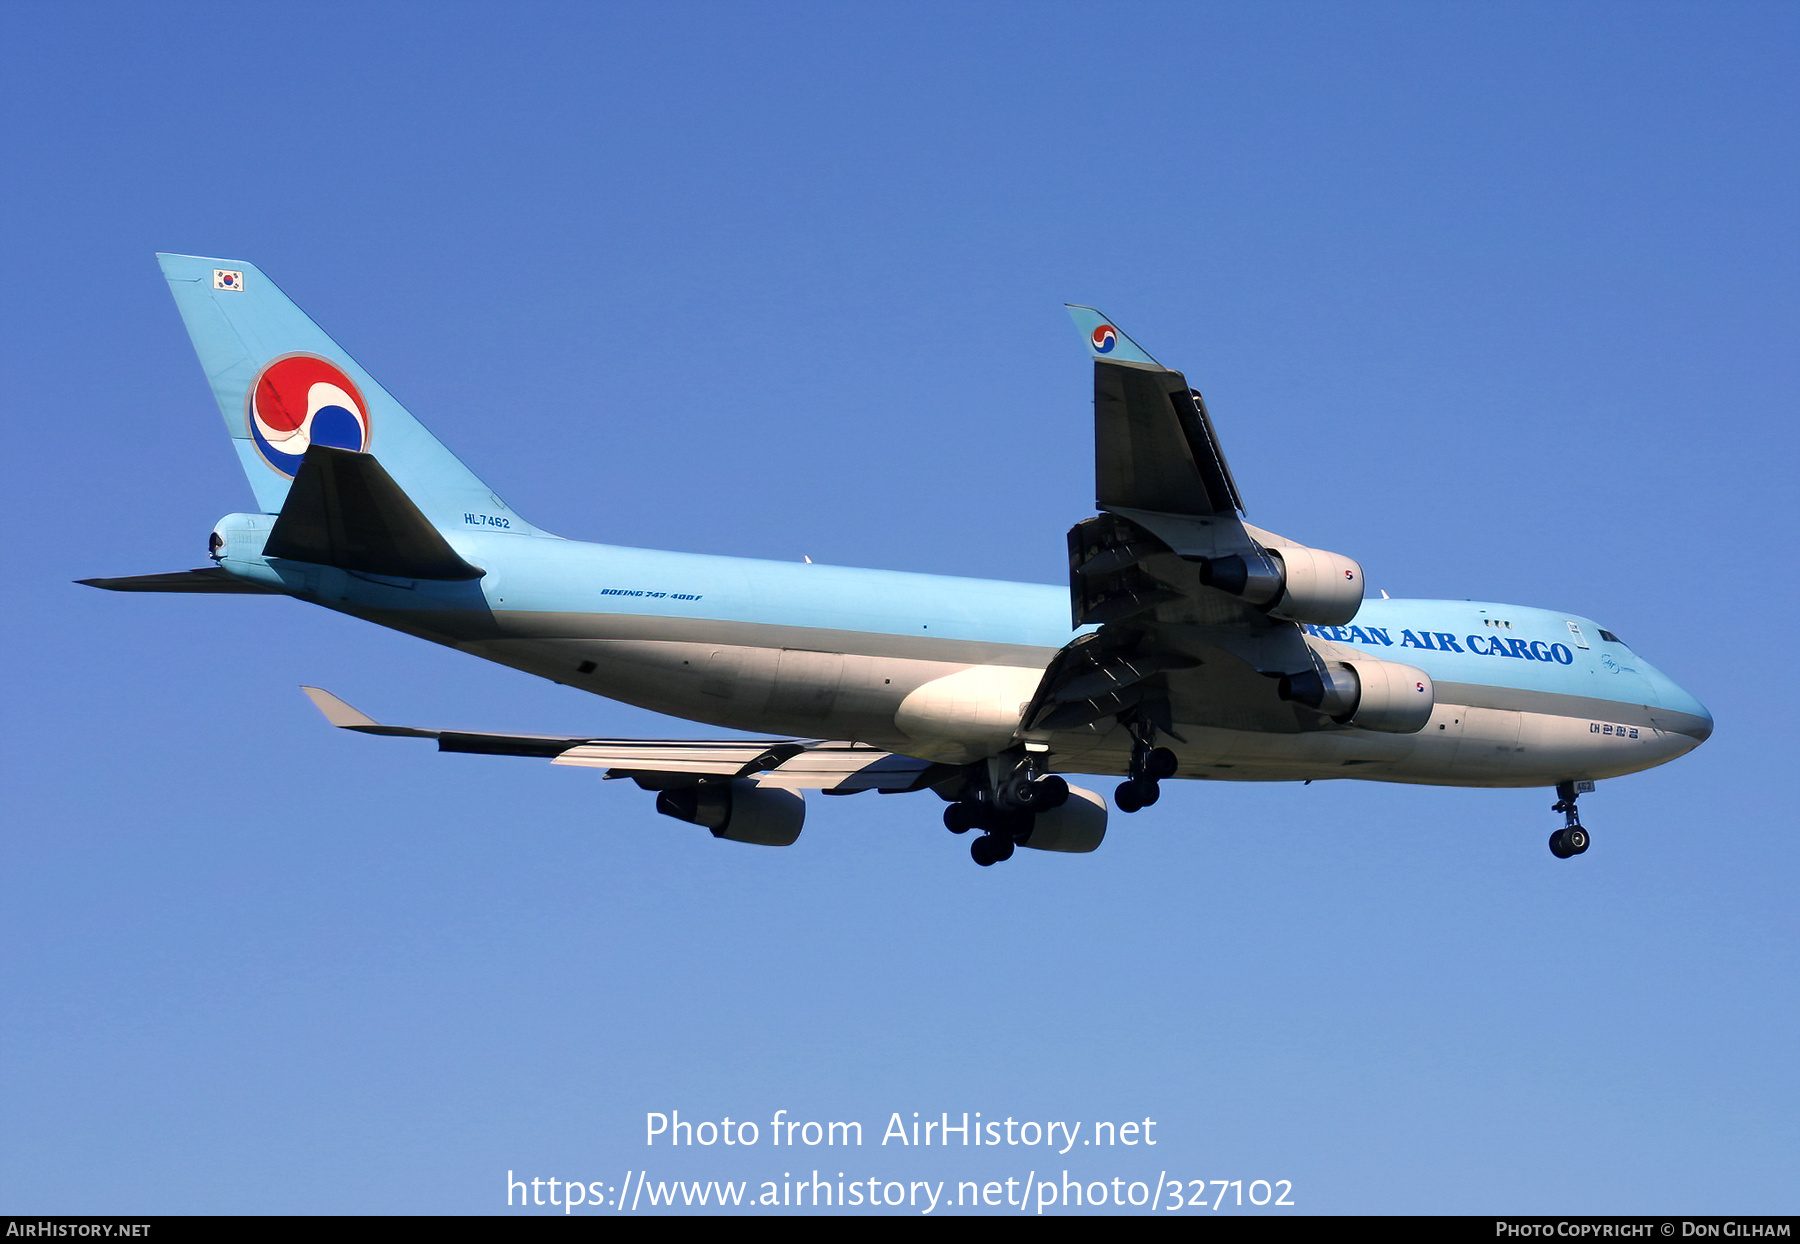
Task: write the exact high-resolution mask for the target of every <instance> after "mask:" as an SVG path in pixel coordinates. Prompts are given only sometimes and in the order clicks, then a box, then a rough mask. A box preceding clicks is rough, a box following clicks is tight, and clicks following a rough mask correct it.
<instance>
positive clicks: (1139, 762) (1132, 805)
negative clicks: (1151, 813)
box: [1113, 720, 1180, 812]
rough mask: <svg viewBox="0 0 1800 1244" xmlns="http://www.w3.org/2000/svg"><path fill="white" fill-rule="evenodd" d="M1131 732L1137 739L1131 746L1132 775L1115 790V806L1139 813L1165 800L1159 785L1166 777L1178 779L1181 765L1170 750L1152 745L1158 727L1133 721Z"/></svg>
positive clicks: (1124, 810)
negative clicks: (1161, 799) (1159, 800)
mask: <svg viewBox="0 0 1800 1244" xmlns="http://www.w3.org/2000/svg"><path fill="white" fill-rule="evenodd" d="M1131 733H1132V736H1133V738H1134V742H1133V743H1132V747H1131V776H1130V777H1128V778H1126V779H1125V780H1124V781H1123V782H1120V783H1119V785H1118V789H1116V790H1114V791H1113V805H1114V806H1115V807H1117V808H1118V809H1119V811H1121V812H1136V811H1137V810H1138V809H1139V808H1147V807H1149V806H1150V805H1151V804H1153V803H1155V802H1156V801H1157V800H1158V799H1160V798H1162V788H1161V787H1160V786H1158V785H1157V783H1159V782H1161V781H1162V780H1163V779H1164V778H1167V777H1174V776H1175V770H1176V768H1177V767H1179V765H1180V761H1178V760H1177V759H1176V758H1175V753H1174V752H1172V751H1170V750H1169V749H1168V748H1166V747H1155V746H1152V743H1153V742H1154V740H1155V738H1156V727H1155V726H1153V725H1151V724H1150V723H1149V722H1146V721H1143V720H1138V721H1134V722H1132V723H1131Z"/></svg>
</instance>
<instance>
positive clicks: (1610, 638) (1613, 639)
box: [1600, 631, 1631, 648]
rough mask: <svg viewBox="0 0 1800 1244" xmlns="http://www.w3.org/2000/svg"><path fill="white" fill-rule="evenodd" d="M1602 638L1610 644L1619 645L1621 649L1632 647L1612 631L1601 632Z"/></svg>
mask: <svg viewBox="0 0 1800 1244" xmlns="http://www.w3.org/2000/svg"><path fill="white" fill-rule="evenodd" d="M1600 638H1601V639H1604V640H1605V641H1606V642H1607V643H1609V644H1618V645H1619V646H1620V647H1621V648H1628V647H1630V646H1631V645H1629V644H1627V643H1626V642H1625V641H1624V640H1622V639H1620V638H1619V637H1618V636H1617V635H1615V634H1613V633H1612V632H1611V631H1601V632H1600Z"/></svg>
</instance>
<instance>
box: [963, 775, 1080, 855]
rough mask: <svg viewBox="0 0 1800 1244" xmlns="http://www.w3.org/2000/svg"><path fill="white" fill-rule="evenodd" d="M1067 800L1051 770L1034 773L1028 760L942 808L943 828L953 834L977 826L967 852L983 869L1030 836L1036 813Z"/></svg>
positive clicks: (1061, 783)
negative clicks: (993, 782) (993, 785)
mask: <svg viewBox="0 0 1800 1244" xmlns="http://www.w3.org/2000/svg"><path fill="white" fill-rule="evenodd" d="M1068 801H1069V784H1068V783H1067V782H1065V781H1064V780H1063V779H1062V778H1060V777H1058V776H1057V775H1056V774H1054V773H1047V774H1044V775H1043V776H1041V777H1040V776H1038V774H1037V773H1036V771H1035V770H1034V769H1033V768H1032V766H1031V764H1030V763H1029V762H1027V763H1024V764H1021V765H1019V766H1018V767H1017V768H1015V769H1014V770H1013V771H1012V773H1011V774H1010V775H1008V776H1007V778H1006V779H1005V780H1004V781H1002V782H1001V783H1000V784H999V789H998V791H995V790H993V789H991V788H990V787H989V785H988V784H987V783H986V782H983V783H981V784H980V785H978V786H975V787H974V789H973V790H971V791H970V792H969V793H968V794H966V795H965V796H964V797H963V798H961V799H959V800H957V801H956V802H955V803H953V804H951V805H950V806H949V807H947V808H945V809H944V828H945V829H947V830H949V831H950V832H951V833H953V834H966V833H968V832H969V831H970V830H971V829H979V830H980V831H981V836H980V837H979V838H977V839H975V841H973V842H971V843H970V844H969V855H970V857H971V858H972V859H973V860H974V861H975V862H976V863H977V864H980V865H981V866H982V867H983V868H987V867H989V866H991V865H994V864H998V863H999V862H1000V861H1001V860H1009V859H1011V858H1012V854H1013V849H1014V848H1015V847H1017V846H1020V845H1022V844H1023V843H1024V842H1025V841H1026V840H1027V839H1029V838H1030V837H1031V830H1032V827H1033V826H1034V825H1035V824H1036V822H1037V814H1038V813H1039V812H1048V811H1049V810H1050V809H1052V808H1059V807H1061V806H1062V805H1063V804H1065V803H1067V802H1068Z"/></svg>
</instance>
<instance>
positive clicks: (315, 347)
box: [156, 255, 537, 534]
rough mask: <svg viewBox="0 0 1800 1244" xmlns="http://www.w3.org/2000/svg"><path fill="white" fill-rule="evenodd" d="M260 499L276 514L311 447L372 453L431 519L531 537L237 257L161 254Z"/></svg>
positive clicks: (528, 529) (265, 279) (443, 524)
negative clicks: (500, 529)
mask: <svg viewBox="0 0 1800 1244" xmlns="http://www.w3.org/2000/svg"><path fill="white" fill-rule="evenodd" d="M156 258H157V261H158V262H159V263H161V264H162V270H163V276H164V277H165V278H167V280H168V282H169V292H170V293H172V294H173V295H174V296H175V305H176V307H177V308H178V309H179V310H180V311H181V318H182V322H183V323H185V324H186V325H187V330H188V336H189V337H190V338H191V339H192V340H193V343H194V352H195V353H196V354H198V355H199V356H200V366H201V367H202V368H203V369H205V371H206V377H207V379H208V380H209V381H211V382H212V389H213V396H214V397H215V398H216V399H218V403H219V413H220V414H222V415H224V416H225V430H226V431H227V432H228V433H229V434H230V435H231V438H232V444H233V445H234V446H235V447H236V449H237V452H238V459H239V461H241V462H242V463H243V467H244V474H245V475H247V476H248V477H249V479H250V488H251V490H252V491H253V492H255V493H256V500H257V504H258V505H259V506H260V507H261V508H262V510H263V511H264V512H265V513H269V514H274V513H277V512H279V511H280V509H281V507H282V503H283V502H284V501H285V500H286V499H287V494H288V487H289V485H290V484H292V483H293V479H294V476H295V475H296V474H297V473H298V472H299V470H300V464H301V460H302V459H303V458H304V457H305V455H306V450H307V447H308V446H309V445H329V446H333V447H335V448H339V449H349V450H355V451H358V452H364V453H370V454H373V455H374V456H375V457H376V458H377V459H378V460H379V461H380V463H381V465H382V467H384V468H385V469H386V471H387V473H388V474H389V475H391V476H392V477H393V479H394V481H395V482H396V483H398V484H399V485H400V487H401V488H402V489H403V490H404V491H405V493H406V495H407V496H408V497H410V498H411V499H412V500H413V502H414V503H415V504H416V505H417V506H418V507H419V509H420V510H421V511H422V512H423V513H424V514H425V516H426V517H427V518H428V519H430V520H431V522H432V523H433V524H435V525H436V526H438V527H440V528H444V529H451V530H454V529H458V528H462V527H464V526H465V525H466V524H471V523H473V524H477V525H480V526H482V527H484V528H488V529H493V528H502V529H505V530H510V531H519V532H525V533H527V534H535V533H536V532H537V529H536V528H534V527H532V526H531V524H529V523H527V522H525V520H524V519H522V518H520V517H519V516H518V515H517V514H515V513H513V511H512V509H511V507H509V506H508V505H507V504H506V503H505V502H504V501H502V500H500V498H499V497H497V496H495V495H494V493H493V491H492V490H491V489H490V488H489V487H488V486H487V485H486V484H484V483H482V482H481V480H479V479H477V478H476V476H475V474H474V472H472V471H470V470H469V468H468V467H466V466H464V465H463V464H462V463H461V462H459V461H458V460H457V458H456V455H455V454H453V453H451V452H450V451H449V450H448V449H445V448H444V446H443V445H442V444H441V443H440V442H439V441H438V439H437V438H436V437H434V436H433V435H432V434H431V433H430V432H427V431H426V430H425V427H424V425H423V424H421V423H419V422H418V420H416V419H414V418H413V417H412V416H411V415H410V414H408V413H407V411H406V408H405V407H404V406H402V405H401V404H400V403H399V402H397V401H395V400H394V398H393V397H392V396H391V395H390V394H389V393H388V391H387V390H386V389H384V388H382V387H381V386H380V385H379V384H377V383H376V381H375V379H374V377H372V376H370V375H369V373H368V372H366V371H364V370H363V369H362V367H361V366H359V365H358V364H357V362H356V360H355V359H353V358H351V357H350V355H349V354H348V353H346V352H345V351H344V349H343V347H341V346H339V345H338V344H337V342H335V341H333V340H332V339H331V338H330V337H327V336H326V335H325V334H324V332H323V331H321V330H320V328H319V326H318V325H317V324H314V323H313V322H312V321H311V320H310V319H308V318H307V316H306V313H305V312H304V311H302V310H300V308H299V307H296V306H295V305H294V304H293V302H292V301H291V300H290V299H289V298H288V296H287V295H286V294H284V293H282V292H281V290H279V289H278V288H276V286H275V283H274V282H273V281H271V280H269V278H268V277H266V276H264V275H263V274H262V273H261V272H259V271H258V270H257V269H256V267H255V266H254V265H252V264H248V263H245V262H244V261H243V260H241V259H206V258H201V257H198V256H194V255H158V256H157V257H156Z"/></svg>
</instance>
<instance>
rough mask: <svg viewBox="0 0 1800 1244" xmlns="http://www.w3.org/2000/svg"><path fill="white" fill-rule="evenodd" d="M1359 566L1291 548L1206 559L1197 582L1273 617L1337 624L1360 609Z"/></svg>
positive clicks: (1338, 555)
mask: <svg viewBox="0 0 1800 1244" xmlns="http://www.w3.org/2000/svg"><path fill="white" fill-rule="evenodd" d="M1362 578H1363V575H1362V567H1361V566H1360V565H1358V564H1357V563H1356V562H1354V561H1352V560H1351V559H1350V558H1348V557H1345V556H1344V555H1343V554H1341V553H1327V552H1325V551H1324V550H1323V549H1309V548H1303V547H1300V546H1298V545H1295V546H1293V547H1290V548H1281V549H1264V550H1262V551H1261V552H1259V553H1249V554H1240V553H1233V554H1231V555H1230V556H1229V557H1209V558H1207V559H1206V560H1205V561H1203V562H1201V563H1200V582H1201V583H1203V584H1205V585H1206V586H1207V587H1216V588H1218V589H1219V590H1220V591H1221V592H1229V593H1231V595H1233V596H1241V597H1243V598H1244V600H1246V601H1248V602H1249V603H1250V604H1252V605H1255V606H1256V607H1257V608H1258V609H1261V610H1262V611H1263V612H1264V613H1267V614H1269V615H1270V616H1272V617H1277V618H1281V619H1283V620H1285V621H1288V622H1310V623H1311V624H1313V625H1314V626H1342V625H1343V624H1344V623H1346V622H1348V621H1349V620H1350V619H1351V618H1354V617H1355V616H1356V611H1357V610H1358V609H1360V608H1361V607H1362V595H1363V583H1362Z"/></svg>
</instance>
